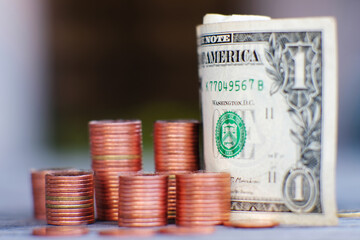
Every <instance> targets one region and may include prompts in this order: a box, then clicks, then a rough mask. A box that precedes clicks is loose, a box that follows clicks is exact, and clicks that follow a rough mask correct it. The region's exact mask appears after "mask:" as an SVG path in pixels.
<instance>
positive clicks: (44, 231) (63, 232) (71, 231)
mask: <svg viewBox="0 0 360 240" xmlns="http://www.w3.org/2000/svg"><path fill="white" fill-rule="evenodd" d="M87 233H89V229H88V228H86V227H68V226H60V227H39V228H34V229H33V232H32V234H33V235H35V236H81V235H85V234H87Z"/></svg>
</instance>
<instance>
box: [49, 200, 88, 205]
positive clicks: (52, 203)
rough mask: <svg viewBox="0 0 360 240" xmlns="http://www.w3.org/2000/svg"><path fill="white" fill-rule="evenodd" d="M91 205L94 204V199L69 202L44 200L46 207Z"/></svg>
mask: <svg viewBox="0 0 360 240" xmlns="http://www.w3.org/2000/svg"><path fill="white" fill-rule="evenodd" d="M90 203H91V204H92V203H94V199H87V200H77V201H75V200H70V201H66V200H63V201H60V200H55V201H54V200H46V204H48V205H82V204H90Z"/></svg>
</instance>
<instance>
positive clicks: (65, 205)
mask: <svg viewBox="0 0 360 240" xmlns="http://www.w3.org/2000/svg"><path fill="white" fill-rule="evenodd" d="M92 206H93V204H92V203H89V204H74V205H70V204H63V205H61V204H46V208H51V209H72V208H76V209H77V208H89V207H92Z"/></svg>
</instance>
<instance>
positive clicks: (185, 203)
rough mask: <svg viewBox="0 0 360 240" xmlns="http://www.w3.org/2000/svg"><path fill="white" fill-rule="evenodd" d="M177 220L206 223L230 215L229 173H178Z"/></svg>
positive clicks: (225, 220) (194, 224)
mask: <svg viewBox="0 0 360 240" xmlns="http://www.w3.org/2000/svg"><path fill="white" fill-rule="evenodd" d="M176 187H177V191H176V196H177V199H176V224H177V225H181V226H207V225H218V224H223V223H224V222H227V221H228V220H229V217H230V204H231V203H230V174H229V173H210V172H197V173H186V174H178V175H176Z"/></svg>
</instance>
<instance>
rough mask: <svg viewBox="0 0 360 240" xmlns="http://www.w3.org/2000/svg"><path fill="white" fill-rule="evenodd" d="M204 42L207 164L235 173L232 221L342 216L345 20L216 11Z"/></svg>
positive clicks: (307, 221)
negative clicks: (338, 190) (339, 166)
mask: <svg viewBox="0 0 360 240" xmlns="http://www.w3.org/2000/svg"><path fill="white" fill-rule="evenodd" d="M197 43H198V58H199V77H200V93H201V101H202V118H203V132H204V140H203V141H204V162H205V168H206V170H209V171H226V172H230V173H231V182H232V183H231V184H232V186H231V188H232V189H231V199H232V202H231V219H232V220H236V219H264V218H266V219H273V220H276V221H278V222H280V223H284V224H297V225H334V224H336V223H337V217H336V200H335V167H336V149H337V105H338V97H337V39H336V23H335V20H334V19H333V18H331V17H314V18H298V19H270V18H267V17H257V16H238V15H235V16H234V15H233V16H223V15H206V16H205V17H204V24H202V25H199V26H198V27H197Z"/></svg>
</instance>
